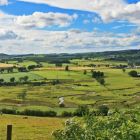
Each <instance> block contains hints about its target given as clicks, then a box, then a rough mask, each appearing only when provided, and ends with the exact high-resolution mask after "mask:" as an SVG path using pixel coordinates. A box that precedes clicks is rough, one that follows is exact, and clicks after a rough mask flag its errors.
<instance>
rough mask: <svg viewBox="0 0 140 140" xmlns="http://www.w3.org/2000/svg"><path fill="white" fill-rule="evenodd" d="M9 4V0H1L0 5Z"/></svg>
mask: <svg viewBox="0 0 140 140" xmlns="http://www.w3.org/2000/svg"><path fill="white" fill-rule="evenodd" d="M7 4H8V0H0V6H1V5H7Z"/></svg>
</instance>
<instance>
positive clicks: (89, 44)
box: [0, 13, 140, 54]
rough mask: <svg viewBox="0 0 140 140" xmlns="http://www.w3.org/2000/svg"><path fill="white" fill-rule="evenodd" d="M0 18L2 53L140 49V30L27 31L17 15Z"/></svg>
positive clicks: (5, 15) (0, 46) (2, 14)
mask: <svg viewBox="0 0 140 140" xmlns="http://www.w3.org/2000/svg"><path fill="white" fill-rule="evenodd" d="M0 15H1V16H0V50H1V53H10V54H25V53H26V54H27V53H54V52H56V53H58V52H59V53H61V52H68V53H70V52H86V51H106V50H118V49H130V48H131V49H132V48H135V49H136V48H137V49H138V48H140V41H139V38H140V30H136V32H134V33H130V34H129V35H127V34H116V33H108V32H100V31H99V30H94V31H93V32H85V31H81V30H77V29H71V30H68V31H46V30H37V29H36V28H28V29H27V28H21V27H20V26H17V23H16V22H15V21H16V19H17V18H18V17H17V16H12V15H7V14H4V13H0ZM73 17H76V16H73ZM27 21H28V20H27Z"/></svg>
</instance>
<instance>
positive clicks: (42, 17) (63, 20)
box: [15, 12, 77, 28]
mask: <svg viewBox="0 0 140 140" xmlns="http://www.w3.org/2000/svg"><path fill="white" fill-rule="evenodd" d="M75 19H77V15H76V14H74V15H68V14H62V13H53V12H49V13H42V12H35V13H33V14H32V15H26V16H24V15H23V16H18V17H17V18H16V19H15V23H16V24H17V25H20V26H22V27H27V28H30V27H37V28H44V27H50V26H59V27H66V26H69V25H70V24H71V22H72V21H73V20H75Z"/></svg>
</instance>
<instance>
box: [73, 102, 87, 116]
mask: <svg viewBox="0 0 140 140" xmlns="http://www.w3.org/2000/svg"><path fill="white" fill-rule="evenodd" d="M87 114H89V108H88V106H86V105H81V106H79V107H78V108H77V109H76V110H75V112H74V113H73V115H74V116H78V117H82V116H84V115H87Z"/></svg>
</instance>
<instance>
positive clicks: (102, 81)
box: [98, 78, 105, 86]
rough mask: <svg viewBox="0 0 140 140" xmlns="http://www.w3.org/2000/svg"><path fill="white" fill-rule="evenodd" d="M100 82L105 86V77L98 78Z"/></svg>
mask: <svg viewBox="0 0 140 140" xmlns="http://www.w3.org/2000/svg"><path fill="white" fill-rule="evenodd" d="M98 82H99V83H100V84H101V85H104V86H105V80H104V79H103V78H101V79H100V78H99V79H98Z"/></svg>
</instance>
